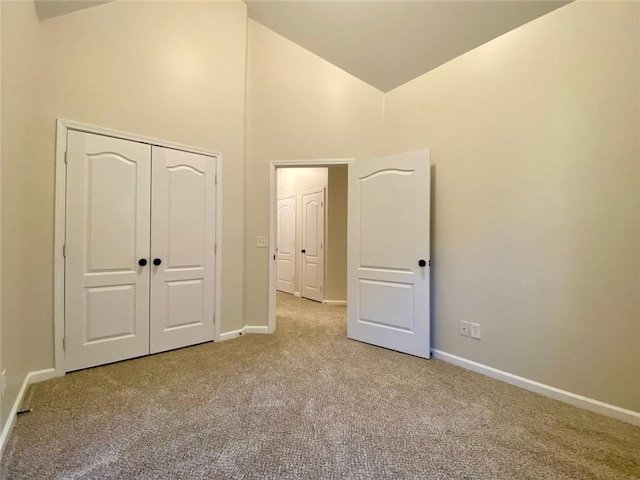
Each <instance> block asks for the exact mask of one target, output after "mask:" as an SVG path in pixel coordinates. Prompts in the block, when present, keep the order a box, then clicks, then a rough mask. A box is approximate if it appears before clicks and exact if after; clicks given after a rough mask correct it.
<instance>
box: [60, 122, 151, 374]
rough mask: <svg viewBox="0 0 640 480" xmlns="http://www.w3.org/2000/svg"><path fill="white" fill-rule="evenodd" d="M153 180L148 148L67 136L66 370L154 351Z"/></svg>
mask: <svg viewBox="0 0 640 480" xmlns="http://www.w3.org/2000/svg"><path fill="white" fill-rule="evenodd" d="M150 175H151V147H150V146H149V145H146V144H143V143H137V142H130V141H125V140H120V139H115V138H110V137H103V136H100V135H92V134H87V133H80V132H76V131H70V132H69V135H68V147H67V220H66V246H65V251H66V268H65V344H66V368H67V370H68V371H71V370H78V369H81V368H87V367H92V366H95V365H101V364H105V363H109V362H115V361H118V360H123V359H125V358H132V357H137V356H140V355H146V354H148V353H149V268H150V266H149V265H148V256H149V241H150V234H149V221H150V211H151V210H150V201H151V198H150V186H151V183H150ZM139 261H140V262H141V263H145V265H140V264H139V263H138V262H139Z"/></svg>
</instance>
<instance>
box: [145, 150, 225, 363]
mask: <svg viewBox="0 0 640 480" xmlns="http://www.w3.org/2000/svg"><path fill="white" fill-rule="evenodd" d="M152 156H153V169H152V175H153V190H152V203H153V210H152V213H151V238H152V241H151V265H150V267H149V268H151V319H152V320H151V338H150V350H151V353H157V352H163V351H165V350H171V349H173V348H180V347H184V346H187V345H193V344H196V343H201V342H207V341H212V340H213V335H214V330H213V313H214V306H215V294H214V292H215V288H214V281H215V261H216V260H215V250H214V247H215V225H216V205H215V202H216V194H215V193H216V191H215V189H216V184H215V174H216V159H215V158H214V157H208V156H205V155H198V154H195V153H188V152H183V151H180V150H173V149H169V148H162V147H156V146H154V147H153V150H152Z"/></svg>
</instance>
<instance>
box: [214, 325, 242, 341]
mask: <svg viewBox="0 0 640 480" xmlns="http://www.w3.org/2000/svg"><path fill="white" fill-rule="evenodd" d="M243 331H244V328H241V329H240V330H232V331H230V332H224V333H221V334H220V341H221V342H224V341H225V340H231V339H233V338H238V337H239V336H240V335H242V333H243Z"/></svg>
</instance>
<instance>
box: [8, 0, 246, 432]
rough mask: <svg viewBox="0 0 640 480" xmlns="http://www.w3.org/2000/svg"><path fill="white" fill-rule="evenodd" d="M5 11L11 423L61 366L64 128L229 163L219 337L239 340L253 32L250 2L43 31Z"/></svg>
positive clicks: (77, 17) (69, 21) (136, 6)
mask: <svg viewBox="0 0 640 480" xmlns="http://www.w3.org/2000/svg"><path fill="white" fill-rule="evenodd" d="M2 9H3V12H2V13H3V15H2V17H3V18H2V21H3V24H2V35H3V42H2V48H3V50H2V71H3V75H4V77H3V83H2V107H3V109H2V116H3V118H2V120H3V121H2V140H3V145H2V148H3V152H2V154H3V155H2V156H3V159H5V161H4V162H3V165H2V169H3V171H2V181H3V185H2V187H3V189H2V208H3V212H2V213H3V215H2V255H3V271H2V275H3V276H4V280H5V281H3V282H2V284H3V287H4V288H3V292H2V294H3V295H2V320H3V331H2V347H3V353H2V355H3V361H2V365H3V367H6V368H7V370H8V373H9V384H10V391H9V395H8V396H6V397H5V401H4V402H3V409H4V412H3V417H2V418H3V420H4V419H6V413H7V411H8V409H9V408H10V406H11V404H12V403H13V399H15V394H16V392H17V390H16V389H17V388H18V387H19V384H20V383H21V382H22V381H23V379H24V374H25V372H26V371H29V370H37V369H43V368H49V367H52V366H53V198H54V155H55V152H54V141H55V119H56V118H58V117H63V118H67V119H71V120H77V121H81V122H87V123H91V124H95V125H100V126H105V127H109V128H114V129H118V130H124V131H128V132H132V133H137V134H142V135H148V136H152V137H156V138H160V139H165V140H170V141H175V142H180V143H184V144H189V145H193V146H198V147H203V148H210V149H216V150H219V151H221V152H223V155H224V163H223V176H224V193H223V201H224V212H223V222H224V231H223V256H222V262H223V285H222V298H223V304H222V331H225V330H234V329H237V328H241V327H242V324H243V321H242V272H243V269H242V263H243V256H242V245H243V221H242V218H243V198H244V193H243V186H244V180H243V177H244V111H245V108H244V103H245V51H246V21H247V19H246V7H245V5H244V4H243V3H242V2H113V3H109V4H106V5H102V6H99V7H95V8H90V9H87V10H83V11H79V12H76V13H73V14H70V15H65V16H62V17H58V18H55V19H51V20H47V21H44V22H41V23H37V20H36V14H35V7H34V4H33V2H2ZM7 279H11V282H9V281H8V280H7Z"/></svg>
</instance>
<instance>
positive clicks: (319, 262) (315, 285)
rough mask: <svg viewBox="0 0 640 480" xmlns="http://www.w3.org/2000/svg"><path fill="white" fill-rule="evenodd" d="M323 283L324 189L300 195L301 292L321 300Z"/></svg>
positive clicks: (305, 295)
mask: <svg viewBox="0 0 640 480" xmlns="http://www.w3.org/2000/svg"><path fill="white" fill-rule="evenodd" d="M323 284H324V190H319V191H317V192H312V193H305V194H303V195H302V292H301V295H302V296H303V297H304V298H309V299H311V300H316V301H318V302H322V301H323V300H324V298H323V296H324V293H323Z"/></svg>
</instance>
